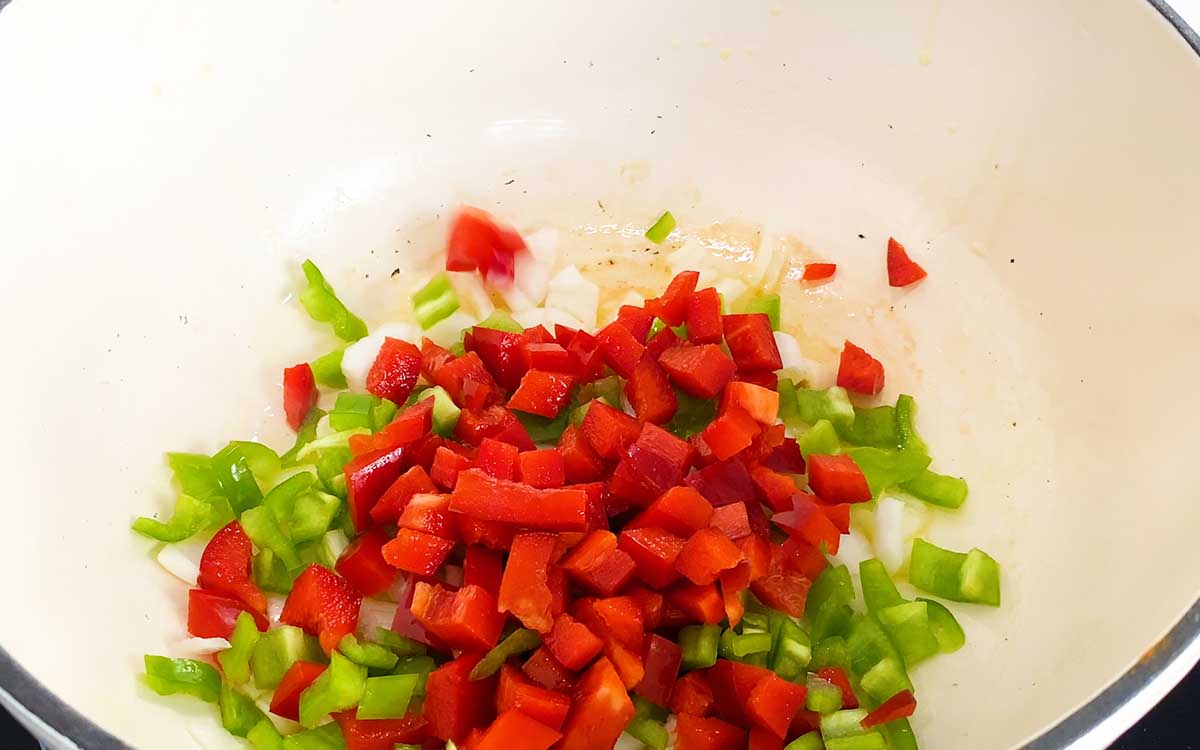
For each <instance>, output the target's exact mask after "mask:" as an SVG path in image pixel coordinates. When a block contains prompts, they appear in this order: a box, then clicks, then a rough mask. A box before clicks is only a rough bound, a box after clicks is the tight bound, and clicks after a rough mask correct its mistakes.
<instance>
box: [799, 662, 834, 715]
mask: <svg viewBox="0 0 1200 750" xmlns="http://www.w3.org/2000/svg"><path fill="white" fill-rule="evenodd" d="M806 684H807V686H808V696H807V697H806V698H805V700H804V707H805V708H807V709H808V710H809V711H815V712H817V713H819V714H829V713H833V712H834V711H837V710H838V709H839V708H841V707H842V689H841V688H839V687H838V686H837V685H834V684H833V683H831V682H828V681H827V680H823V679H821V678H820V677H818V676H817V675H815V674H813V673H812V672H810V673H809V674H808V678H807V683H806Z"/></svg>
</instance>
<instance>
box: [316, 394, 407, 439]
mask: <svg viewBox="0 0 1200 750" xmlns="http://www.w3.org/2000/svg"><path fill="white" fill-rule="evenodd" d="M389 405H390V406H389ZM395 414H396V405H395V404H393V403H392V402H391V401H388V400H387V399H382V398H379V397H378V396H373V395H371V394H369V393H351V392H349V391H343V392H341V393H339V394H338V395H337V400H336V401H335V402H334V404H333V409H332V410H331V411H330V412H329V426H330V427H332V428H333V429H334V430H337V431H338V432H344V431H346V430H354V429H366V430H371V431H372V432H374V431H375V430H378V429H379V428H381V427H383V426H384V425H385V424H387V423H388V422H390V421H391V419H392V417H393V416H395Z"/></svg>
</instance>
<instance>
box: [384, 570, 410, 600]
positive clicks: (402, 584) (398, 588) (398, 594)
mask: <svg viewBox="0 0 1200 750" xmlns="http://www.w3.org/2000/svg"><path fill="white" fill-rule="evenodd" d="M411 583H412V581H411V580H410V579H409V577H408V576H407V575H405V574H403V573H399V574H397V575H396V580H394V581H392V585H391V586H388V590H387V598H388V599H391V600H392V601H394V602H403V601H404V599H405V597H407V596H408V587H409V585H410V584H411Z"/></svg>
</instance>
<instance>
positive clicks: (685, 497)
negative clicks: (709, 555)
mask: <svg viewBox="0 0 1200 750" xmlns="http://www.w3.org/2000/svg"><path fill="white" fill-rule="evenodd" d="M743 470H744V469H743ZM699 473H703V472H699ZM692 476H696V475H695V474H693V475H692ZM688 479H691V477H688ZM712 516H713V507H712V504H711V503H709V501H708V500H706V499H705V498H704V496H703V495H702V494H701V493H699V492H697V491H696V490H695V489H693V488H691V487H672V488H671V489H669V490H667V491H666V492H664V493H663V494H661V495H659V497H658V499H657V500H655V501H654V502H652V503H650V506H649V507H648V508H646V509H645V510H644V511H642V512H641V513H639V514H638V515H637V516H635V517H634V518H633V519H632V520H631V521H630V522H629V523H628V524H626V526H625V528H626V529H641V528H655V529H662V530H664V531H667V532H669V533H671V534H674V535H675V536H678V537H683V538H686V537H689V536H691V535H692V534H694V533H696V532H697V531H699V530H700V529H703V528H707V527H708V525H709V523H710V522H711V521H712Z"/></svg>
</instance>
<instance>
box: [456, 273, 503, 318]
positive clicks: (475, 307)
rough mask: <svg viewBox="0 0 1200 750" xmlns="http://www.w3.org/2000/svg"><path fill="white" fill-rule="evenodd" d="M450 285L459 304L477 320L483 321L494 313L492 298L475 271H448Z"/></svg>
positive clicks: (494, 307)
mask: <svg viewBox="0 0 1200 750" xmlns="http://www.w3.org/2000/svg"><path fill="white" fill-rule="evenodd" d="M447 275H448V276H449V277H450V285H451V286H453V287H454V292H455V293H456V294H457V295H458V301H459V303H460V304H461V305H462V306H463V307H464V308H467V309H466V312H469V313H471V314H473V315H475V317H476V318H477V319H478V320H483V319H484V318H486V317H487V316H489V315H491V314H492V313H493V312H495V311H496V306H495V305H494V304H492V298H491V296H490V295H489V294H488V291H487V289H486V288H485V287H484V286H483V279H481V278H479V274H478V273H477V272H475V271H449V272H447Z"/></svg>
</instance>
